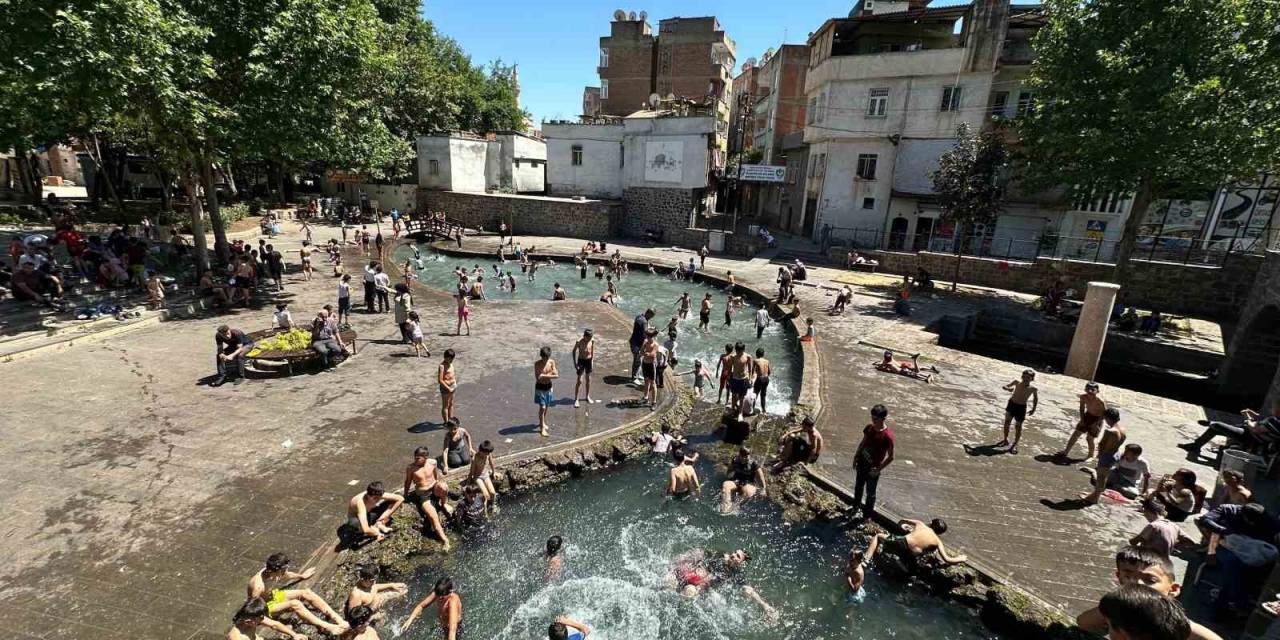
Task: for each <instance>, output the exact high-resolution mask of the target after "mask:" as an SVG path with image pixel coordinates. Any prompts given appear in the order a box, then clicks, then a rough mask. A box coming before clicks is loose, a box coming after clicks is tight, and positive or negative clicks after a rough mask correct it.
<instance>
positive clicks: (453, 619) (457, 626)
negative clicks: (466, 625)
mask: <svg viewBox="0 0 1280 640" xmlns="http://www.w3.org/2000/svg"><path fill="white" fill-rule="evenodd" d="M437 601H438V602H439V604H440V606H439V615H440V632H441V633H442V634H443V635H444V637H445V638H447V639H448V640H457V639H458V637H459V636H460V635H461V633H460V631H461V627H462V598H461V597H460V596H459V595H458V594H457V593H455V592H454V591H453V578H449V577H444V578H440V579H439V580H437V581H436V586H435V588H434V589H432V590H431V593H429V594H427V597H426V598H423V599H422V602H419V603H418V606H416V607H414V608H413V612H412V613H410V614H409V619H408V620H405V621H404V624H403V625H401V626H400V633H401V634H404V632H405V631H406V630H408V629H409V625H411V624H413V621H414V620H417V619H418V616H420V615H422V612H423V611H425V610H426V608H427V607H429V606H431V603H433V602H437Z"/></svg>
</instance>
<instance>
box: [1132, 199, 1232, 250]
mask: <svg viewBox="0 0 1280 640" xmlns="http://www.w3.org/2000/svg"><path fill="white" fill-rule="evenodd" d="M1212 206H1213V197H1212V196H1211V195H1206V196H1205V197H1204V198H1203V199H1195V200H1187V199H1176V198H1174V199H1160V200H1156V201H1155V202H1152V203H1151V206H1150V207H1148V208H1147V215H1146V218H1145V219H1144V220H1143V225H1142V227H1140V228H1139V229H1138V239H1137V242H1136V246H1138V247H1144V246H1145V247H1150V246H1151V244H1152V243H1154V242H1158V243H1159V247H1160V248H1182V247H1186V246H1188V245H1190V244H1191V242H1192V241H1193V240H1195V239H1196V238H1198V237H1200V234H1201V233H1202V232H1203V230H1204V226H1205V223H1206V222H1207V221H1208V219H1209V210H1210V209H1211V208H1212Z"/></svg>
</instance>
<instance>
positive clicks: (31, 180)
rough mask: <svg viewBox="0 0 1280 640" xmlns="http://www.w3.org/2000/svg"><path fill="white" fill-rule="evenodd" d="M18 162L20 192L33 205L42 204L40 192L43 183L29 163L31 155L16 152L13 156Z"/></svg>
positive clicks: (42, 195) (42, 196)
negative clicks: (25, 195)
mask: <svg viewBox="0 0 1280 640" xmlns="http://www.w3.org/2000/svg"><path fill="white" fill-rule="evenodd" d="M14 160H17V164H18V183H19V184H20V185H21V187H22V192H23V193H25V194H27V196H28V197H29V198H30V200H29V202H30V203H31V204H33V205H35V206H37V207H38V206H40V205H41V204H43V203H42V202H41V200H43V199H44V194H43V193H42V191H43V187H44V185H43V184H41V182H40V178H39V176H37V175H36V170H35V167H34V166H32V164H31V156H29V155H27V153H26V152H18V153H17V154H16V155H15V156H14Z"/></svg>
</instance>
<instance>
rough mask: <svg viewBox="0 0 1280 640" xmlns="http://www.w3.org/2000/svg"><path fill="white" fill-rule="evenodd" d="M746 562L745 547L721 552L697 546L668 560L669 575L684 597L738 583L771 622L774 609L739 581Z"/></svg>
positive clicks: (746, 595)
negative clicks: (670, 570) (670, 569)
mask: <svg viewBox="0 0 1280 640" xmlns="http://www.w3.org/2000/svg"><path fill="white" fill-rule="evenodd" d="M749 562H751V554H749V553H747V551H746V550H745V549H737V550H735V551H731V552H729V553H723V554H722V553H718V552H716V551H712V550H710V549H697V550H694V551H690V552H688V553H684V554H682V555H679V556H676V558H675V560H674V561H673V562H672V575H671V576H670V578H672V579H673V581H674V582H675V585H676V586H677V588H678V589H679V590H680V594H681V595H683V596H684V597H686V598H696V597H698V595H699V594H701V593H703V592H705V591H709V590H711V589H712V588H715V587H717V586H719V585H721V584H733V585H735V586H737V585H741V586H742V595H743V596H745V597H746V598H747V599H748V600H751V601H752V602H754V603H756V604H758V605H760V608H761V609H763V610H764V613H765V615H766V616H767V617H768V618H769V620H770V621H771V622H772V621H776V620H777V619H778V610H777V609H774V608H773V607H772V606H770V605H769V603H768V602H765V600H764V598H762V597H760V594H759V593H757V592H756V590H755V589H753V588H751V586H750V585H747V584H743V580H742V570H743V568H744V567H746V566H747V563H749Z"/></svg>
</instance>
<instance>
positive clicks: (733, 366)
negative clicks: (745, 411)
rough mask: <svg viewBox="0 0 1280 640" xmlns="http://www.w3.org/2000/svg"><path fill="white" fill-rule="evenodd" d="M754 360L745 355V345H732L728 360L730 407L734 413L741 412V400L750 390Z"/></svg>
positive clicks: (739, 343)
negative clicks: (731, 352) (731, 354)
mask: <svg viewBox="0 0 1280 640" xmlns="http://www.w3.org/2000/svg"><path fill="white" fill-rule="evenodd" d="M754 365H755V360H754V359H753V358H752V357H751V356H749V355H747V345H745V344H743V343H741V342H738V343H735V344H734V345H733V356H732V357H730V358H729V393H730V394H731V398H730V405H731V406H732V408H733V411H734V413H737V412H739V411H741V408H742V399H743V398H745V397H746V396H747V391H748V390H749V389H751V374H752V369H753V368H754Z"/></svg>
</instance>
